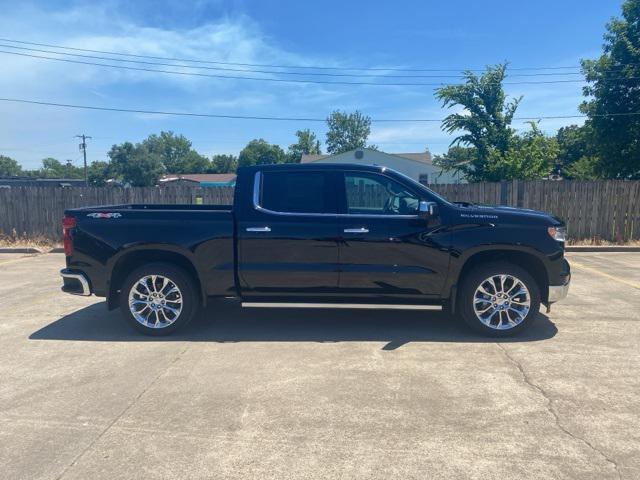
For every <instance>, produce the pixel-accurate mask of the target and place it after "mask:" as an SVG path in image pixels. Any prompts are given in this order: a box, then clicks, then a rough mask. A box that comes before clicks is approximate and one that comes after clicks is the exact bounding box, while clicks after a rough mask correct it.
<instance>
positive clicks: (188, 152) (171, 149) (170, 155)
mask: <svg viewBox="0 0 640 480" xmlns="http://www.w3.org/2000/svg"><path fill="white" fill-rule="evenodd" d="M141 146H142V147H143V148H144V149H146V150H147V151H148V152H149V153H150V154H153V155H156V156H157V157H158V158H159V159H160V161H161V162H162V164H163V165H164V168H165V169H166V171H167V173H202V172H206V171H207V170H208V169H209V168H210V166H211V165H210V163H209V160H207V158H206V157H204V156H202V155H200V154H199V153H198V152H196V151H195V150H194V149H193V148H191V141H189V140H188V139H187V138H186V137H185V136H184V135H176V134H174V133H173V132H160V135H149V136H148V137H147V138H146V139H145V140H143V142H142V144H141Z"/></svg>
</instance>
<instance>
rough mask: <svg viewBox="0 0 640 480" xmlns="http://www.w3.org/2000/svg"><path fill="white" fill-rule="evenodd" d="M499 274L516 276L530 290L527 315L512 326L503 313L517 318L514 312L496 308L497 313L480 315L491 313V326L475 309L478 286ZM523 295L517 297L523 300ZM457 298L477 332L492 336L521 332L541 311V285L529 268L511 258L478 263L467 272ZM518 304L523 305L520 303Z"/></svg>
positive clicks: (506, 335) (460, 310) (466, 319)
mask: <svg viewBox="0 0 640 480" xmlns="http://www.w3.org/2000/svg"><path fill="white" fill-rule="evenodd" d="M499 275H510V276H512V277H515V278H517V279H518V280H519V281H520V282H522V284H524V286H525V287H526V289H527V290H528V291H529V310H528V313H526V315H524V319H522V320H520V321H519V323H517V322H515V323H517V324H516V325H515V326H512V327H508V325H509V322H508V321H507V318H506V317H504V315H509V318H510V319H511V318H513V319H514V320H518V319H519V317H518V315H517V314H515V313H511V312H510V311H506V312H504V313H502V314H501V313H499V312H496V313H495V315H493V314H491V315H490V314H487V315H486V316H483V315H480V316H481V317H484V318H487V317H489V315H490V317H491V318H490V320H488V321H489V323H490V325H493V326H489V325H486V324H485V323H483V322H482V321H481V320H480V318H478V315H476V312H475V310H474V298H475V293H476V289H478V288H479V287H480V285H481V284H482V283H483V282H484V281H485V280H486V279H488V278H490V277H496V276H499ZM496 280H499V279H496ZM509 285H511V283H508V284H507V287H506V288H507V289H508V288H509ZM491 298H495V297H491ZM523 298H525V297H517V298H516V300H522V299H523ZM488 300H490V299H488ZM457 301H458V305H457V306H458V308H457V310H458V313H459V315H460V317H461V318H462V319H463V320H464V321H465V323H466V324H467V325H469V326H470V327H471V328H472V329H474V330H475V331H476V332H479V333H481V334H483V335H486V336H490V337H509V336H512V335H517V334H519V333H520V332H522V331H524V330H526V329H527V328H529V327H530V326H531V325H532V324H533V323H534V322H535V320H536V318H537V317H538V312H539V311H540V287H539V286H538V284H537V282H536V281H535V280H534V279H533V277H532V276H531V275H529V273H527V271H526V270H524V269H523V268H521V267H519V266H517V265H513V264H511V263H508V262H492V263H485V264H481V265H478V266H477V267H475V268H474V269H473V270H472V271H471V272H469V273H468V274H467V275H465V278H463V279H462V282H461V288H460V290H459V295H458V299H457ZM498 301H501V300H498ZM487 304H491V302H489V301H487ZM480 305H481V307H480V308H485V307H486V304H480ZM505 308H507V309H508V306H506V307H505ZM517 308H521V307H519V306H518V307H517ZM491 311H494V310H490V313H491ZM498 317H499V318H498ZM494 324H495V325H494ZM498 324H500V325H502V326H503V329H499V327H498Z"/></svg>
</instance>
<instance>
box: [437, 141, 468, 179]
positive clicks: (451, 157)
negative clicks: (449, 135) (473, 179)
mask: <svg viewBox="0 0 640 480" xmlns="http://www.w3.org/2000/svg"><path fill="white" fill-rule="evenodd" d="M476 157H477V152H476V149H475V147H461V146H460V145H453V146H451V147H449V150H448V151H447V153H445V154H443V155H435V156H434V157H433V164H434V165H436V166H437V167H440V168H442V169H443V170H447V171H454V172H456V173H461V174H466V172H467V170H468V168H469V165H470V164H471V162H472V161H473V160H474V159H475V158H476Z"/></svg>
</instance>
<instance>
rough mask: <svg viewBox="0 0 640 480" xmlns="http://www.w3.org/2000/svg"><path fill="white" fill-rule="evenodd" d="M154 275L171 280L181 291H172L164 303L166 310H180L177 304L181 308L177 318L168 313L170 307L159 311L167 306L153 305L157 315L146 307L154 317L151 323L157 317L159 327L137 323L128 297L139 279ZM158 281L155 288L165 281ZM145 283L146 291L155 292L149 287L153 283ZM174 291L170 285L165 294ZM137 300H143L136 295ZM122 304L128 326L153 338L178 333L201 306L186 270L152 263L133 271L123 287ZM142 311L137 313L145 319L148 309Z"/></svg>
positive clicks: (193, 283) (139, 288)
mask: <svg viewBox="0 0 640 480" xmlns="http://www.w3.org/2000/svg"><path fill="white" fill-rule="evenodd" d="M152 275H156V276H159V277H164V278H166V279H168V280H170V281H171V282H173V283H174V284H175V286H176V287H177V289H178V291H177V292H175V291H173V293H168V294H167V295H166V297H163V301H166V305H167V307H172V308H173V309H174V310H177V307H178V305H181V310H180V312H179V314H178V315H176V316H175V317H173V315H174V314H173V313H172V312H170V311H169V310H170V309H169V308H167V310H164V311H162V312H160V310H162V309H164V308H165V307H164V306H161V305H153V307H155V308H156V309H158V311H157V312H152V309H151V307H147V308H149V310H148V311H149V312H150V315H151V316H150V317H149V318H150V320H149V322H150V323H151V322H152V321H153V319H154V318H155V319H156V320H157V321H156V323H155V324H156V325H158V327H156V328H154V327H151V326H147V325H144V324H143V323H141V321H138V320H137V319H136V317H135V316H134V314H133V312H132V311H131V309H130V308H129V295H130V293H131V289H132V288H133V287H134V285H136V284H137V283H138V281H139V280H141V279H143V278H144V277H147V276H152ZM156 281H157V283H156V288H155V289H159V288H160V285H161V284H162V279H156ZM146 284H147V288H148V290H147V291H148V292H149V293H155V292H152V290H151V289H150V288H151V287H150V285H151V284H152V282H151V280H147V282H146ZM141 290H142V291H144V287H138V291H141ZM172 290H173V289H172V288H171V286H170V285H168V284H167V287H166V288H165V289H164V292H165V293H166V292H171V291H172ZM135 298H144V297H140V296H139V295H136V296H135ZM178 300H180V301H181V303H180V304H179V303H178V302H177V301H178ZM154 301H157V300H154ZM172 302H173V303H172ZM119 303H120V311H121V312H122V316H123V317H124V319H125V320H126V321H127V323H129V324H130V325H131V326H132V327H133V328H135V329H136V330H138V331H139V332H141V333H144V334H145V335H152V336H162V335H169V334H171V333H173V332H175V331H176V330H178V329H180V328H182V327H184V326H185V325H187V324H188V323H189V322H190V321H191V320H192V319H193V317H194V316H195V315H196V313H197V312H198V309H199V307H200V303H199V295H198V292H197V289H196V285H195V282H194V281H193V279H192V278H191V276H190V275H189V274H188V273H187V272H185V271H184V270H183V269H181V268H179V267H177V266H175V265H172V264H169V263H150V264H147V265H143V266H141V267H139V268H136V269H135V270H134V271H132V272H131V273H130V274H129V275H128V276H127V278H126V279H125V281H124V283H123V284H122V289H121V291H120V298H119ZM163 305H164V304H163ZM141 308H142V309H141V310H138V313H140V312H143V313H142V314H141V315H139V316H140V317H144V316H145V315H144V313H146V312H147V310H144V306H142V307H141ZM165 311H166V312H167V313H166V314H165V313H164V312H165ZM159 312H160V313H159ZM156 316H157V317H156ZM172 317H173V318H172ZM158 320H159V321H158ZM162 325H165V326H162Z"/></svg>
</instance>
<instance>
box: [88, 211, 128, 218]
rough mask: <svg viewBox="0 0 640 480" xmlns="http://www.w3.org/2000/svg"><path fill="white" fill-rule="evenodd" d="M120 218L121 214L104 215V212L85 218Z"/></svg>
mask: <svg viewBox="0 0 640 480" xmlns="http://www.w3.org/2000/svg"><path fill="white" fill-rule="evenodd" d="M121 216H122V214H121V213H104V212H98V213H88V214H87V217H91V218H120V217H121Z"/></svg>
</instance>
